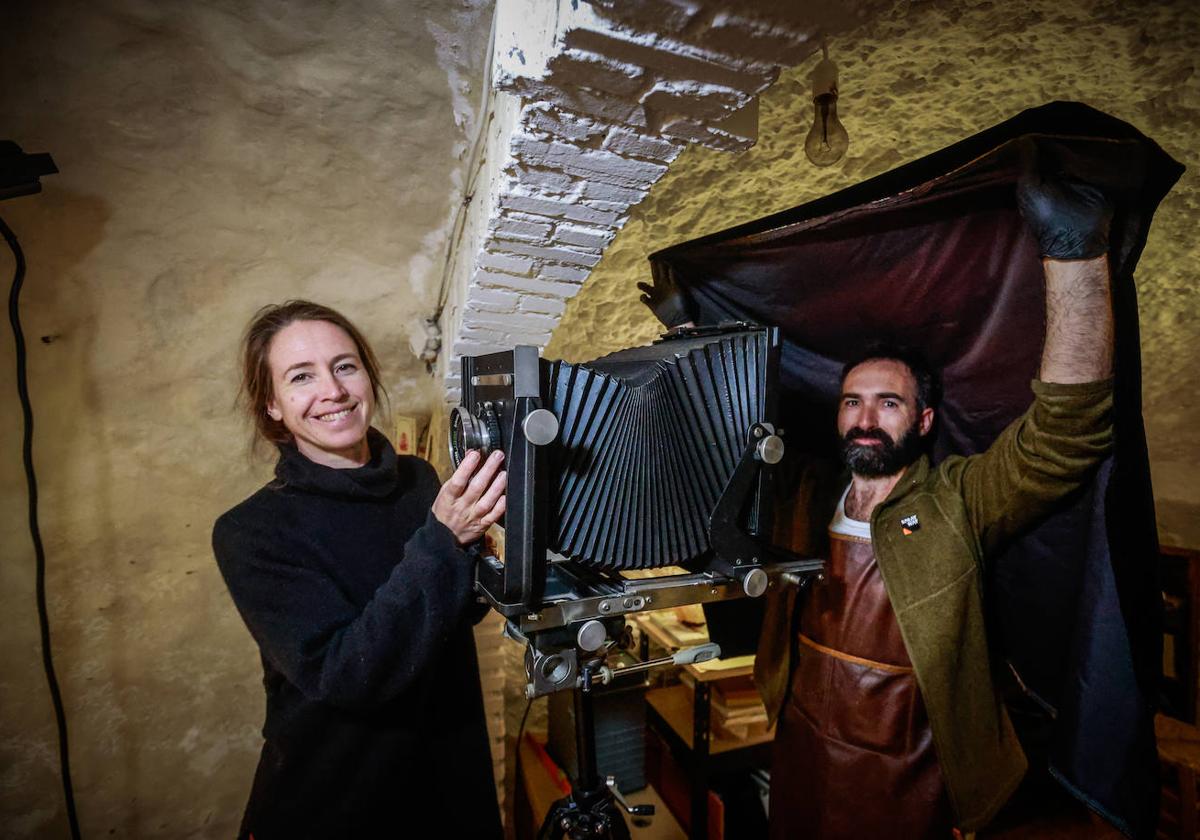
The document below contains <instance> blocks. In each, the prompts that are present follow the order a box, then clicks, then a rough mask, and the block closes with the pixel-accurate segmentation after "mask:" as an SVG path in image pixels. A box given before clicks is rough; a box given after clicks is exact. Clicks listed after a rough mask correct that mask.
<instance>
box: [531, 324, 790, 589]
mask: <svg viewBox="0 0 1200 840" xmlns="http://www.w3.org/2000/svg"><path fill="white" fill-rule="evenodd" d="M771 349H772V348H771V345H770V341H769V333H768V331H767V330H765V329H745V328H742V329H740V330H738V331H736V332H724V333H720V332H718V333H716V334H700V335H685V336H683V337H679V338H672V339H667V340H663V341H660V342H658V343H656V344H653V345H651V346H649V347H638V348H634V349H631V350H623V351H621V352H618V353H614V354H612V355H610V356H605V357H603V358H601V359H597V360H596V361H593V362H588V363H586V364H578V365H573V364H568V363H566V362H551V363H548V364H549V367H550V369H549V392H550V393H549V398H550V399H549V402H550V405H549V407H550V408H551V410H552V411H553V412H554V414H555V415H557V417H558V420H559V424H560V432H559V437H558V440H557V442H556V443H555V444H554V445H552V447H551V452H550V476H549V478H550V485H551V487H552V488H554V491H553V496H554V499H553V509H552V517H551V520H550V523H549V534H548V537H549V543H550V547H551V548H552V549H554V550H555V551H557V552H558V553H559V554H562V555H564V556H567V557H570V558H571V559H574V560H577V561H579V562H582V563H585V564H587V565H591V566H596V567H601V568H606V569H613V570H621V569H637V568H657V567H660V566H669V565H683V564H687V563H689V562H690V561H693V560H695V559H697V558H699V557H701V556H702V555H704V553H705V552H707V551H708V549H709V539H708V526H709V517H710V516H711V514H712V512H713V508H714V507H715V506H716V503H717V500H718V499H719V498H720V497H721V493H722V491H723V490H724V488H725V485H726V483H727V482H728V481H729V477H730V476H731V475H732V473H733V470H734V468H735V466H736V465H737V463H738V461H739V460H740V459H741V457H742V455H743V452H744V451H745V450H746V447H747V443H748V436H749V433H750V428H751V426H752V425H753V424H754V423H756V422H760V421H764V420H766V419H767V409H768V406H767V399H768V394H767V388H768V384H767V383H768V381H769V380H768V377H767V372H768V370H767V369H768V364H769V362H770V352H771Z"/></svg>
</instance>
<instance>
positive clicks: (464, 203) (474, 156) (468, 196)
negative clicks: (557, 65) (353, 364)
mask: <svg viewBox="0 0 1200 840" xmlns="http://www.w3.org/2000/svg"><path fill="white" fill-rule="evenodd" d="M495 46H496V13H495V10H493V11H492V29H491V32H490V33H489V34H488V45H487V51H486V52H485V53H484V55H485V56H486V57H487V59H486V60H487V67H486V68H485V69H484V76H483V90H482V91H481V93H480V100H479V125H478V126H477V128H476V131H475V141H474V142H473V143H472V144H471V155H470V157H469V158H468V159H467V170H466V171H467V183H466V186H465V187H464V188H463V197H462V200H461V201H460V202H459V204H458V208H457V209H456V210H455V212H454V223H453V224H452V225H451V226H450V237H449V238H448V239H447V240H446V254H445V258H444V260H443V262H442V277H441V281H440V283H439V284H438V295H437V309H436V310H434V313H433V320H435V321H440V320H441V317H442V310H443V309H445V307H446V300H447V298H448V297H449V294H448V293H449V290H450V269H451V267H452V265H453V262H454V256H455V254H456V253H457V251H456V249H457V247H458V243H459V239H460V237H461V236H462V234H463V230H464V229H465V228H466V211H467V208H468V207H469V206H470V204H471V202H472V201H473V200H474V199H475V180H476V179H477V178H478V177H479V173H480V172H481V171H482V170H483V166H482V161H480V159H479V152H480V150H481V149H482V148H483V138H484V135H485V134H486V133H487V129H488V126H489V125H491V122H492V117H493V116H494V115H493V114H491V113H490V109H489V108H488V102H489V100H491V98H492V58H493V56H492V53H493V51H494V50H495Z"/></svg>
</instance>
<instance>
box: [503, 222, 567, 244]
mask: <svg viewBox="0 0 1200 840" xmlns="http://www.w3.org/2000/svg"><path fill="white" fill-rule="evenodd" d="M551 230H553V227H552V226H551V225H550V224H548V223H546V222H526V221H521V220H518V219H510V218H507V217H505V216H500V217H499V218H497V219H495V220H494V224H493V226H492V231H493V233H495V235H496V236H502V237H507V238H512V239H524V240H529V241H533V242H544V241H545V240H546V239H547V238H548V237H549V236H550V231H551Z"/></svg>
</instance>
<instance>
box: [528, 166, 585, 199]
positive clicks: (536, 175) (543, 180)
mask: <svg viewBox="0 0 1200 840" xmlns="http://www.w3.org/2000/svg"><path fill="white" fill-rule="evenodd" d="M522 160H523V162H525V163H528V164H530V165H529V166H520V167H517V168H516V170H515V172H514V174H515V176H516V182H517V183H518V184H520V185H521V186H524V187H536V188H537V192H540V193H550V194H554V195H568V194H570V193H572V192H574V191H575V189H576V187H577V186H579V178H578V177H576V176H573V175H570V174H568V173H566V172H563V171H562V170H558V169H541V168H535V167H537V166H538V165H539V164H541V162H542V161H541V160H539V159H537V158H529V157H523V158H522Z"/></svg>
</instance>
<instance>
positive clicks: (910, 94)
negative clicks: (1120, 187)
mask: <svg viewBox="0 0 1200 840" xmlns="http://www.w3.org/2000/svg"><path fill="white" fill-rule="evenodd" d="M830 55H831V57H832V58H833V59H835V60H836V61H837V63H838V65H839V67H840V70H841V99H840V101H839V109H840V115H841V116H842V119H843V122H844V123H845V125H846V127H847V130H848V131H849V133H850V138H851V145H850V150H849V152H848V153H847V156H846V157H845V158H844V159H843V160H842V161H841V162H839V163H837V164H835V165H834V166H832V167H830V168H828V169H818V168H816V167H814V166H812V165H811V164H810V163H809V162H808V160H807V159H806V158H805V156H804V149H803V141H804V135H805V133H806V132H807V130H808V127H809V125H811V120H812V106H811V100H810V93H809V84H808V81H807V74H808V73H809V72H810V71H811V69H812V66H813V65H814V64H815V61H816V59H815V58H814V59H810V60H809V61H808V62H807V63H806V64H804V65H801V66H800V67H797V68H795V69H793V70H790V71H786V72H785V73H784V74H783V76H782V77H781V78H780V80H779V81H778V82H777V83H776V84H775V85H774V86H773V87H772V88H770V89H769V90H768V91H766V92H765V93H764V94H763V95H762V97H761V100H760V123H759V141H758V144H757V145H756V146H755V147H754V148H752V149H751V150H750V151H748V152H745V153H741V154H727V153H722V152H716V151H712V150H709V149H704V148H700V147H691V148H689V149H688V150H687V151H685V152H684V153H683V154H682V155H680V156H679V158H677V159H676V161H675V163H674V164H672V166H671V168H670V170H669V171H668V172H667V174H666V175H665V176H664V177H663V178H662V180H661V181H659V182H658V184H657V185H656V186H655V188H654V190H653V191H652V192H651V193H650V195H649V197H647V198H646V200H645V201H643V202H642V203H641V204H640V205H639V206H638V207H637V208H636V209H635V210H634V212H633V214H632V216H631V218H630V221H629V223H628V224H627V225H626V226H625V228H624V229H623V230H622V231H621V232H620V234H618V236H617V238H616V239H615V241H614V242H613V244H612V245H611V246H610V247H609V248H608V250H607V252H606V253H605V255H604V259H603V260H602V261H601V262H600V264H599V265H598V266H597V267H596V269H595V271H594V272H593V274H592V277H591V278H590V279H589V281H588V282H587V283H586V284H585V285H584V287H583V289H582V291H581V292H580V294H579V295H578V296H577V297H575V298H573V299H572V300H571V302H570V303H569V304H568V306H567V309H566V312H565V314H564V317H563V319H562V321H561V323H560V324H559V326H558V328H557V330H556V331H555V333H554V335H553V338H552V340H551V342H550V344H549V346H548V347H547V349H546V355H547V356H549V357H560V358H566V359H570V360H576V361H578V360H584V359H590V358H594V357H595V356H597V355H600V354H602V353H604V352H608V351H611V350H615V349H618V348H621V347H628V346H632V345H636V344H641V343H645V342H647V341H649V340H650V339H652V338H653V337H654V336H655V335H656V333H657V331H658V329H659V327H658V324H657V322H656V321H655V320H654V319H653V317H652V316H651V315H650V314H649V312H648V310H646V309H645V308H644V307H643V306H642V305H641V304H640V303H639V302H638V293H637V290H636V289H635V287H634V284H635V283H636V282H637V281H638V280H643V279H648V273H649V272H648V266H647V264H646V261H645V260H646V256H647V255H648V254H649V253H651V252H652V251H654V250H656V249H658V248H662V247H664V246H667V245H670V244H673V243H676V242H680V241H684V240H687V239H691V238H693V237H697V236H700V235H703V234H705V233H711V232H713V231H717V230H721V229H723V228H726V227H728V226H730V225H733V224H736V223H739V222H744V221H749V220H751V219H754V218H757V217H759V216H763V215H766V214H768V213H772V212H775V211H778V210H783V209H786V208H788V207H793V206H795V205H798V204H801V203H803V202H806V201H809V200H811V199H814V198H817V197H819V196H822V195H826V194H828V193H831V192H834V191H836V190H838V189H841V188H843V187H846V186H849V185H851V184H854V183H857V182H858V181H861V180H863V179H865V178H869V177H871V176H873V175H877V174H879V173H880V172H885V171H887V170H889V169H892V168H894V167H896V166H898V165H900V164H902V163H905V162H907V161H910V160H913V159H915V158H918V157H921V156H923V155H925V154H927V153H929V152H932V151H935V150H937V149H939V148H942V147H943V146H946V145H948V144H950V143H952V142H954V141H956V140H959V139H962V138H963V137H966V136H968V135H970V134H973V133H975V132H977V131H980V130H982V129H984V128H987V127H989V126H991V125H994V124H995V123H997V122H1000V121H1002V120H1004V119H1006V118H1008V117H1010V116H1012V115H1013V114H1015V113H1017V112H1019V111H1021V110H1023V109H1025V108H1027V107H1030V106H1033V105H1039V104H1041V103H1043V102H1046V101H1049V100H1053V99H1075V100H1080V101H1083V102H1086V103H1088V104H1090V105H1092V106H1094V107H1096V108H1099V109H1101V110H1104V111H1107V112H1109V113H1111V114H1113V115H1115V116H1117V117H1120V118H1121V119H1124V120H1127V121H1129V122H1131V123H1132V124H1134V125H1136V126H1137V127H1139V128H1140V129H1141V130H1142V131H1144V132H1145V133H1146V134H1148V135H1149V136H1150V137H1152V138H1153V139H1155V140H1156V141H1157V142H1158V143H1159V144H1161V145H1162V146H1163V148H1165V149H1166V150H1167V152H1169V153H1170V154H1171V155H1173V156H1174V157H1175V158H1176V159H1178V160H1180V161H1181V162H1183V163H1184V164H1185V165H1186V166H1188V167H1189V171H1188V172H1187V174H1185V175H1184V177H1183V179H1182V180H1181V181H1180V183H1179V184H1178V185H1177V186H1176V188H1175V190H1174V191H1173V192H1172V193H1171V194H1170V195H1169V196H1168V197H1167V199H1166V201H1165V202H1164V203H1163V205H1162V207H1161V209H1160V211H1159V213H1158V215H1157V217H1156V219H1155V224H1154V228H1153V229H1152V231H1151V234H1150V240H1149V243H1148V244H1147V247H1146V251H1145V254H1144V256H1143V257H1142V260H1141V263H1140V266H1139V271H1138V277H1137V280H1138V291H1139V296H1140V306H1141V323H1142V357H1143V371H1144V384H1143V393H1144V401H1145V418H1146V431H1147V436H1148V439H1149V445H1150V456H1151V462H1152V470H1153V477H1154V484H1155V494H1156V497H1157V505H1158V515H1159V526H1160V531H1161V533H1162V536H1163V538H1164V540H1165V541H1168V542H1171V543H1174V544H1181V545H1187V546H1192V547H1197V546H1200V482H1197V481H1196V478H1195V477H1196V475H1197V474H1200V421H1198V417H1200V368H1197V366H1196V359H1197V349H1196V348H1197V343H1198V341H1200V293H1198V286H1200V282H1198V281H1200V243H1198V241H1197V237H1196V236H1195V228H1196V225H1197V222H1198V221H1200V219H1198V211H1200V76H1198V75H1197V66H1196V65H1197V63H1198V62H1200V5H1197V4H1195V3H1192V2H1187V1H1186V0H1172V1H1171V2H1140V3H1124V2H1114V1H1113V0H1107V2H1106V1H1105V0H1100V2H1096V1H1095V0H1093V2H1087V0H1030V2H1020V3H1017V2H998V1H997V0H930V2H904V1H903V0H902V2H899V3H897V4H896V5H895V6H894V7H893V9H892V11H891V13H890V14H884V15H881V16H880V17H878V18H877V19H874V20H872V21H871V22H870V23H869V24H866V25H864V26H863V27H861V28H859V29H858V30H856V31H853V32H851V33H849V34H848V35H846V36H844V37H840V38H837V39H835V40H833V41H832V42H831V44H830Z"/></svg>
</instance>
